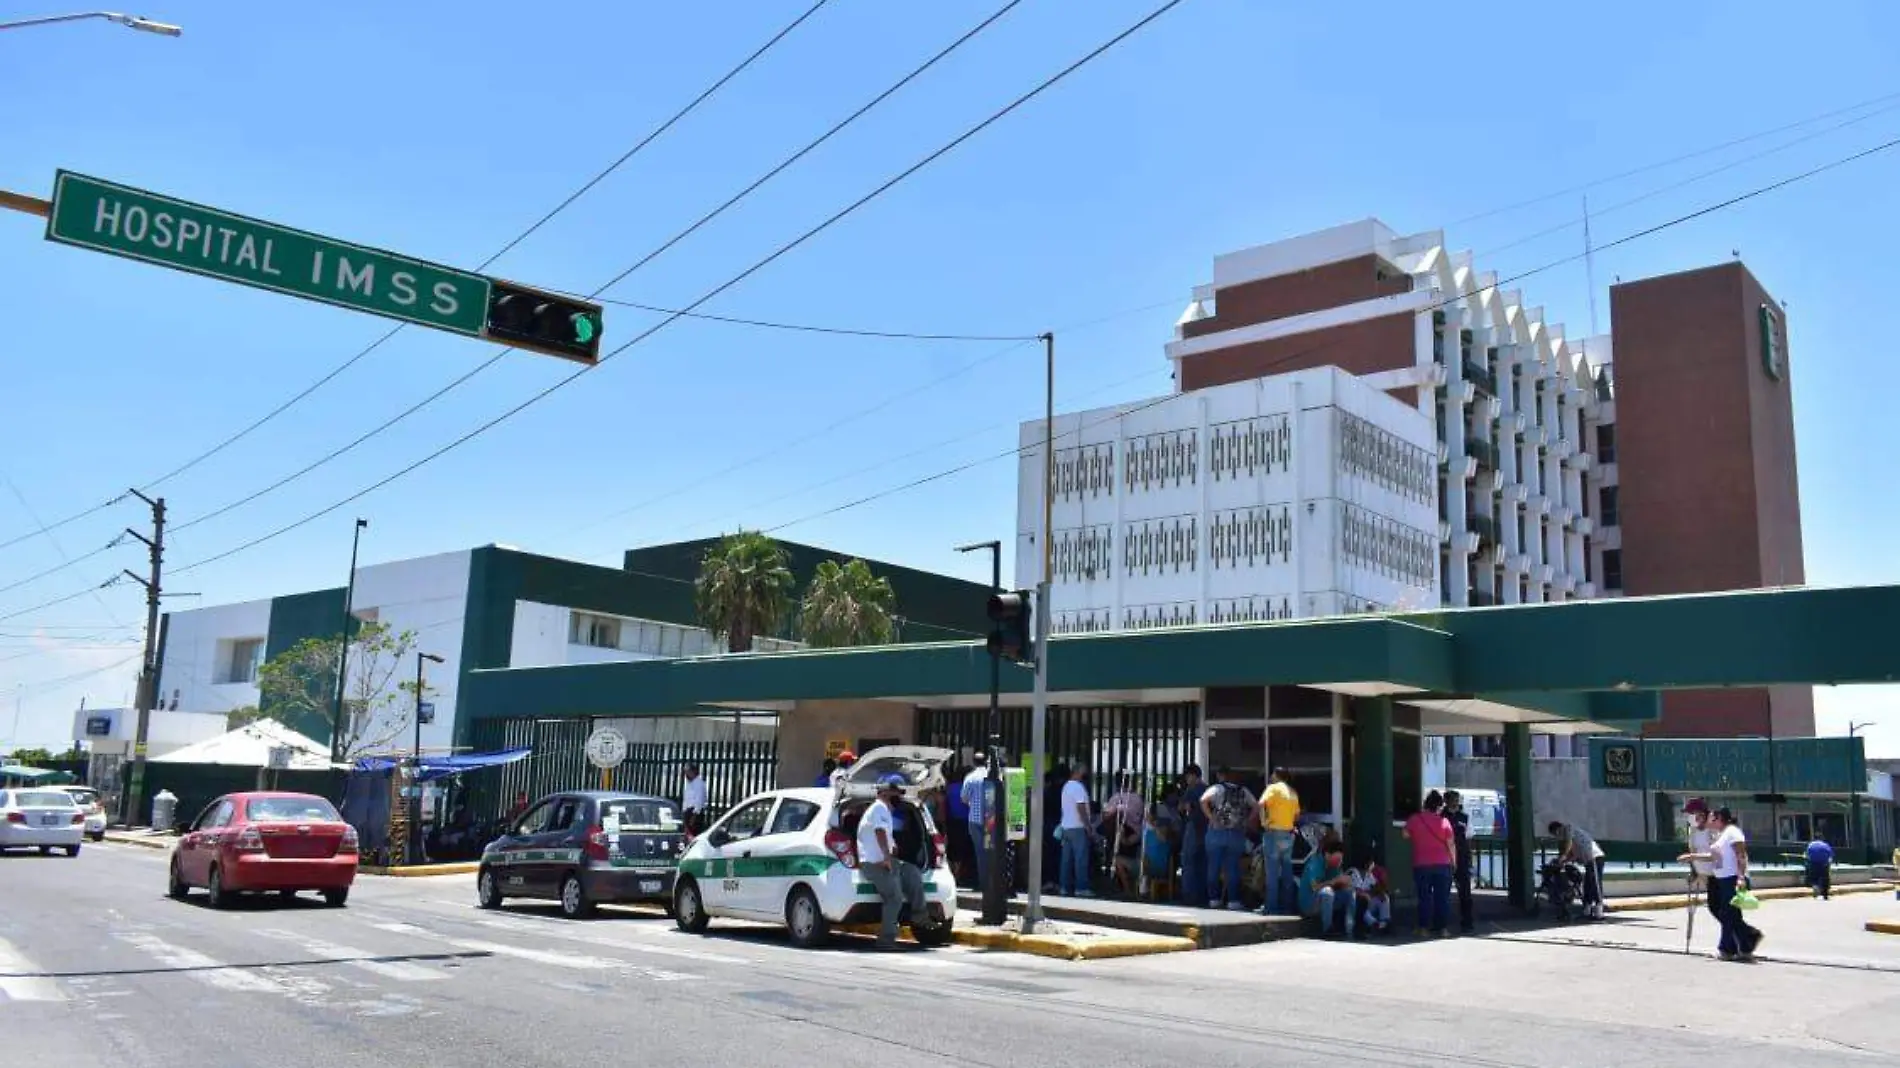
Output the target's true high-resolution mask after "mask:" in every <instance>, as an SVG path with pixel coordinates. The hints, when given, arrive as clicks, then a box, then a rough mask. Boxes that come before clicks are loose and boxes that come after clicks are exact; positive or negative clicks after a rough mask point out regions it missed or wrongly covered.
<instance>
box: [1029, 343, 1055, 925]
mask: <svg viewBox="0 0 1900 1068" xmlns="http://www.w3.org/2000/svg"><path fill="white" fill-rule="evenodd" d="M1042 353H1043V363H1044V375H1045V378H1044V383H1043V420H1042V576H1041V579H1040V580H1039V581H1038V582H1037V583H1036V689H1035V699H1034V702H1035V703H1034V705H1033V706H1032V708H1031V710H1030V714H1029V749H1030V751H1031V752H1033V753H1035V754H1036V763H1035V774H1033V775H1031V776H1030V781H1029V782H1027V783H1025V784H1024V785H1025V786H1026V787H1027V788H1028V789H1029V903H1028V906H1027V907H1026V908H1024V909H1023V926H1022V933H1023V934H1033V933H1034V932H1035V930H1036V925H1037V924H1038V923H1041V922H1042V851H1043V849H1044V848H1045V845H1046V843H1045V842H1044V839H1045V838H1047V837H1048V834H1049V813H1048V812H1047V811H1045V809H1046V807H1047V806H1045V805H1044V804H1043V795H1044V794H1045V793H1047V792H1048V791H1046V790H1044V789H1043V788H1042V783H1040V782H1039V781H1037V780H1038V779H1039V778H1040V777H1041V776H1044V775H1047V774H1049V753H1048V746H1049V630H1050V621H1049V609H1050V604H1049V600H1050V597H1049V595H1050V592H1051V583H1050V581H1049V580H1050V568H1051V566H1052V564H1053V562H1054V560H1055V553H1054V552H1053V551H1052V549H1051V545H1050V538H1051V533H1052V530H1051V528H1052V526H1053V524H1054V521H1055V507H1056V498H1055V490H1056V452H1055V446H1056V336H1055V335H1054V334H1044V335H1042Z"/></svg>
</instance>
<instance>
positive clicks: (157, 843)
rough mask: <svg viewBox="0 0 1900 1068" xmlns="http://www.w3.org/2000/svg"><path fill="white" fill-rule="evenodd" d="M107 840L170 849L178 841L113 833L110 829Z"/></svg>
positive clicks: (122, 843)
mask: <svg viewBox="0 0 1900 1068" xmlns="http://www.w3.org/2000/svg"><path fill="white" fill-rule="evenodd" d="M105 840H106V841H108V842H116V843H118V844H119V845H130V846H141V847H143V848H145V849H170V848H171V847H172V844H173V843H175V842H177V841H178V839H176V838H163V837H160V838H141V837H138V836H136V835H119V834H113V833H111V832H110V831H108V832H107V833H106V838H105Z"/></svg>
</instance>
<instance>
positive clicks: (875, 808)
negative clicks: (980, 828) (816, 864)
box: [858, 773, 929, 949]
mask: <svg viewBox="0 0 1900 1068" xmlns="http://www.w3.org/2000/svg"><path fill="white" fill-rule="evenodd" d="M906 785H907V784H906V783H905V781H904V777H903V776H902V775H898V774H896V773H892V774H889V775H886V776H884V777H883V778H881V779H879V780H878V782H877V800H875V801H873V802H871V807H869V808H867V809H865V810H864V816H863V818H861V819H859V820H858V870H859V871H862V872H863V873H864V877H865V878H866V879H869V880H871V885H872V886H875V887H877V896H878V898H879V899H880V900H882V901H883V902H884V926H883V927H882V928H880V929H879V930H878V935H877V948H879V949H894V948H896V946H897V920H898V915H899V913H900V912H901V911H902V910H903V907H904V902H905V901H906V900H908V901H909V902H910V912H911V915H912V916H919V917H921V916H923V915H924V914H925V910H926V909H927V908H928V907H929V905H928V902H926V901H925V899H924V873H923V872H921V871H919V870H918V868H917V865H915V864H912V863H911V862H910V861H908V860H905V859H904V858H902V857H900V856H898V855H897V854H898V850H897V809H898V807H899V806H900V805H902V804H903V801H904V787H905V786H906Z"/></svg>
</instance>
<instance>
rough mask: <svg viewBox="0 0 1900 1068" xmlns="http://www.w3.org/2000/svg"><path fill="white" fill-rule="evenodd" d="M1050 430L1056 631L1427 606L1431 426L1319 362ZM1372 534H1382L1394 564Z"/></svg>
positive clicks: (1038, 490) (1024, 481) (1024, 473)
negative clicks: (1396, 555) (1349, 451)
mask: <svg viewBox="0 0 1900 1068" xmlns="http://www.w3.org/2000/svg"><path fill="white" fill-rule="evenodd" d="M1055 429H1056V459H1057V484H1058V489H1057V497H1056V505H1055V510H1054V517H1053V527H1054V537H1053V539H1052V542H1053V544H1054V546H1055V555H1056V565H1055V586H1054V611H1055V615H1054V617H1053V618H1052V620H1051V626H1052V627H1053V629H1054V630H1055V631H1056V632H1057V633H1065V632H1072V631H1085V630H1122V629H1141V628H1144V627H1148V626H1166V625H1176V624H1188V623H1197V622H1216V621H1228V620H1237V619H1238V620H1246V619H1264V618H1287V617H1291V616H1314V615H1330V614H1335V613H1339V612H1356V611H1368V610H1374V609H1400V608H1424V607H1428V606H1432V605H1435V604H1437V603H1438V577H1437V575H1438V572H1437V563H1438V516H1437V511H1436V503H1435V502H1436V492H1437V489H1436V461H1437V443H1436V435H1435V428H1434V427H1433V425H1432V421H1431V419H1430V418H1429V417H1427V416H1425V415H1424V414H1422V413H1420V412H1419V411H1418V410H1417V409H1416V408H1414V407H1412V406H1410V405H1407V404H1404V403H1402V402H1400V401H1397V400H1394V399H1393V398H1392V397H1390V396H1389V395H1387V394H1385V393H1384V392H1382V391H1380V390H1377V389H1373V388H1371V387H1369V386H1367V385H1365V384H1364V383H1362V382H1360V381H1359V380H1357V379H1355V378H1354V377H1353V376H1351V375H1348V374H1346V373H1345V372H1343V371H1340V370H1338V369H1337V368H1330V367H1327V368H1316V369H1312V370H1307V371H1299V372H1294V373H1290V374H1284V375H1276V376H1273V377H1269V378H1262V379H1255V380H1252V381H1248V382H1237V383H1233V384H1231V385H1225V386H1218V387H1214V388H1210V389H1204V390H1197V391H1194V392H1191V393H1181V394H1175V395H1173V396H1169V397H1166V398H1161V399H1159V400H1155V401H1146V402H1138V403H1134V404H1126V405H1120V406H1116V407H1113V408H1103V409H1097V410H1094V411H1089V412H1081V413H1075V414H1069V415H1059V416H1057V417H1056V424H1055ZM1349 432H1350V434H1351V440H1352V441H1354V442H1357V443H1359V447H1358V449H1357V450H1356V451H1355V452H1354V456H1355V457H1356V458H1357V459H1358V460H1359V461H1360V462H1357V463H1355V464H1354V465H1351V466H1348V464H1347V462H1346V461H1347V456H1346V453H1345V447H1346V444H1347V441H1348V434H1349ZM1042 433H1043V430H1042V423H1041V421H1040V420H1037V421H1034V422H1031V423H1026V424H1024V425H1023V428H1022V439H1021V440H1022V443H1023V445H1024V449H1025V451H1024V454H1023V457H1022V460H1021V468H1020V474H1019V481H1018V493H1017V512H1018V516H1017V518H1018V523H1017V530H1018V538H1017V553H1016V562H1017V567H1016V578H1017V582H1018V585H1019V586H1021V587H1028V586H1032V585H1034V584H1035V582H1036V581H1037V580H1038V578H1039V577H1040V572H1041V563H1042V554H1041V551H1040V549H1039V547H1038V531H1039V530H1040V527H1041V523H1042V513H1041V509H1042V486H1043V481H1044V477H1043V466H1042V465H1043V460H1042V455H1041V452H1042V450H1041V448H1040V446H1041V443H1042ZM1366 443H1370V445H1371V447H1370V448H1368V447H1367V444H1366ZM1399 472H1403V474H1404V477H1405V481H1404V482H1403V484H1401V483H1400V482H1399V481H1397V480H1395V479H1394V478H1393V477H1391V476H1393V475H1394V474H1395V473H1399ZM1349 527H1350V528H1351V530H1352V532H1353V537H1351V538H1350V539H1349V538H1348V528H1349ZM1374 531H1377V532H1389V533H1390V534H1392V535H1394V536H1395V537H1396V538H1397V539H1400V540H1399V541H1398V542H1397V544H1398V545H1402V546H1403V547H1405V548H1406V549H1408V550H1409V555H1408V556H1407V557H1406V558H1405V561H1404V563H1399V562H1397V561H1396V560H1393V559H1391V558H1390V557H1391V554H1392V550H1393V548H1394V543H1392V542H1390V541H1387V542H1382V541H1381V540H1380V538H1379V537H1378V536H1376V535H1375V534H1374ZM1381 555H1384V556H1386V557H1388V559H1387V562H1384V563H1381V562H1379V558H1380V557H1381Z"/></svg>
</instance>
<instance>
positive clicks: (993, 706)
mask: <svg viewBox="0 0 1900 1068" xmlns="http://www.w3.org/2000/svg"><path fill="white" fill-rule="evenodd" d="M979 549H988V550H989V551H990V593H991V595H995V594H997V593H1000V592H1002V589H1003V543H1002V542H1000V541H979V542H972V543H971V544H969V545H959V546H957V551H958V552H960V553H973V552H976V551H977V550H979ZM1002 685H1003V658H1002V657H1000V656H997V655H995V654H994V653H992V654H991V656H990V722H989V735H990V738H989V755H988V757H987V759H986V761H985V763H986V765H987V766H988V768H989V775H988V776H987V778H988V780H989V781H988V782H986V783H985V784H984V799H983V817H984V820H985V824H986V826H987V827H988V833H987V834H985V835H984V836H983V837H984V841H983V842H982V843H981V844H980V845H978V847H977V848H979V849H981V850H983V851H984V852H986V853H988V854H989V862H988V863H987V864H984V865H983V868H982V870H983V874H984V879H983V886H982V891H983V918H982V920H981V921H980V922H981V923H982V924H983V926H985V927H1000V926H1002V923H1003V920H1004V919H1005V917H1006V916H1007V914H1008V911H1009V908H1008V906H1007V905H1006V904H1005V900H1006V899H1007V897H1008V894H1009V891H1008V889H1007V887H1008V886H1009V883H1010V882H1014V878H1013V876H1014V873H1013V872H1011V873H1010V874H1009V875H1005V874H1004V872H1003V863H1004V860H1005V858H1007V857H1008V856H1009V847H1008V845H1006V844H1005V835H1006V830H1005V828H1004V826H1003V712H1002V709H1001V708H1000V707H998V705H999V697H998V694H999V692H1000V691H1001V689H1002ZM1032 785H1033V784H1032ZM1036 877H1037V875H1036V873H1034V872H1031V873H1030V878H1032V879H1034V878H1036ZM1005 880H1008V881H1007V882H1006V881H1005Z"/></svg>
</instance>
